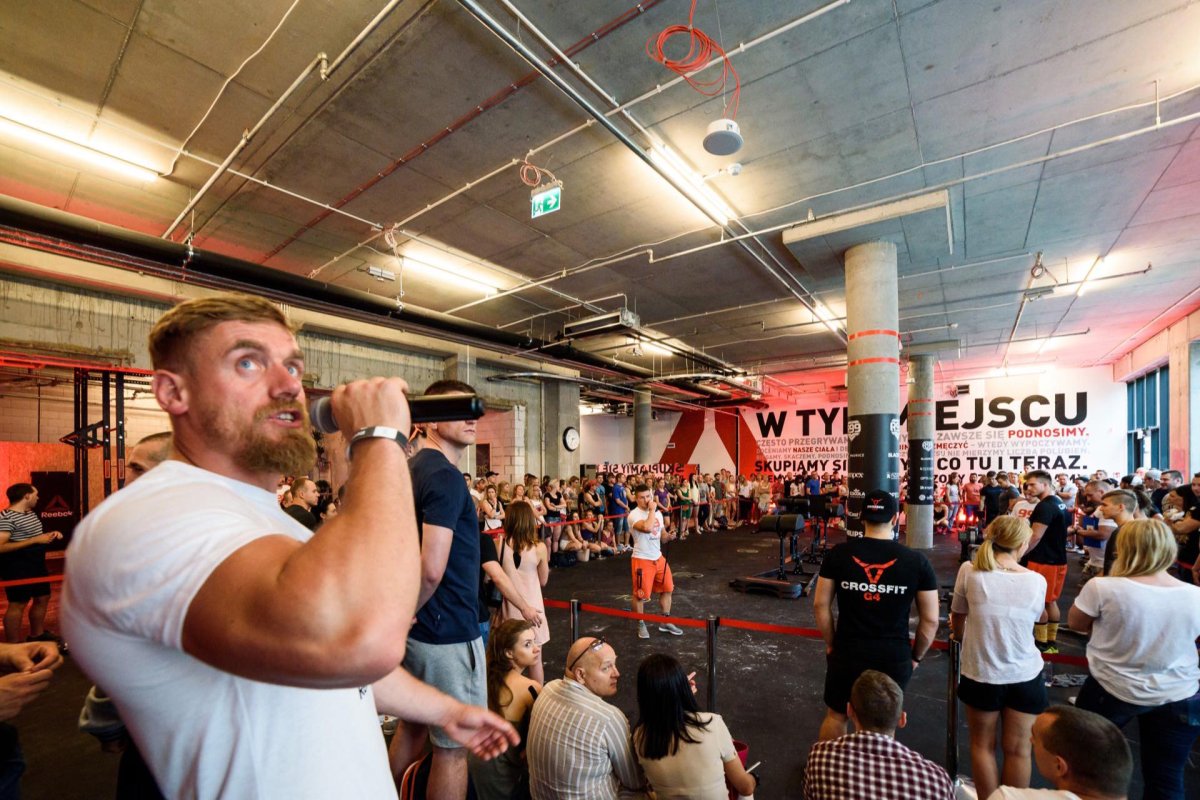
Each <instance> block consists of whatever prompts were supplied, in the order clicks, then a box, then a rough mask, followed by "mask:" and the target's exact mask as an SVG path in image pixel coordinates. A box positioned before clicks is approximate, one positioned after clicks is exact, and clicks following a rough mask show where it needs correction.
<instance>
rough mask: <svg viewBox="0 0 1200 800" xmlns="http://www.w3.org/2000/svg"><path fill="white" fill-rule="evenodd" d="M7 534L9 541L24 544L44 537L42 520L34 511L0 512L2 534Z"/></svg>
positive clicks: (10, 510)
mask: <svg viewBox="0 0 1200 800" xmlns="http://www.w3.org/2000/svg"><path fill="white" fill-rule="evenodd" d="M3 533H7V534H8V541H10V542H23V541H25V540H26V539H32V538H33V537H34V536H41V535H42V519H41V517H39V516H38V515H37V513H36V512H34V511H13V510H12V509H11V508H6V509H5V510H3V511H0V534H3Z"/></svg>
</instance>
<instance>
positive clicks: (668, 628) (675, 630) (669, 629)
mask: <svg viewBox="0 0 1200 800" xmlns="http://www.w3.org/2000/svg"><path fill="white" fill-rule="evenodd" d="M658 629H659V630H660V631H662V632H663V633H669V634H671V635H672V636H683V629H682V628H680V627H679V626H678V625H675V624H674V623H671V622H668V623H667V624H665V625H659V626H658Z"/></svg>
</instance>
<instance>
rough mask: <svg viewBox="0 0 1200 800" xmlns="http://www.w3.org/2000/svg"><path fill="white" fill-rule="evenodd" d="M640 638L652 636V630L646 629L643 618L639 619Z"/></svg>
mask: <svg viewBox="0 0 1200 800" xmlns="http://www.w3.org/2000/svg"><path fill="white" fill-rule="evenodd" d="M638 638H639V639H649V638H650V631H648V630H647V629H646V623H645V622H644V621H641V620H639V621H638Z"/></svg>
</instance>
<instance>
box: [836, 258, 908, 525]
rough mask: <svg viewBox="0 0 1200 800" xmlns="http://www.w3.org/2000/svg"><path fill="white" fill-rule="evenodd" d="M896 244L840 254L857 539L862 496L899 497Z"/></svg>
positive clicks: (849, 520) (850, 511) (851, 517)
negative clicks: (843, 258)
mask: <svg viewBox="0 0 1200 800" xmlns="http://www.w3.org/2000/svg"><path fill="white" fill-rule="evenodd" d="M899 315H900V314H899V301H898V295H897V279H896V245H894V244H892V243H891V242H868V243H866V244H860V245H857V246H855V247H852V248H850V249H849V250H848V251H846V335H847V338H848V339H849V345H848V351H847V358H848V362H847V368H846V386H847V389H848V394H849V408H848V414H847V417H848V419H847V429H846V434H847V437H848V439H849V450H850V453H849V455H850V458H849V462H850V463H849V479H850V487H849V495H850V496H849V502H848V504H847V509H846V531H847V534H849V535H851V536H854V535H861V533H862V531H863V525H862V520H861V519H860V518H859V513H860V511H861V509H862V498H863V495H865V494H866V493H867V492H869V491H871V490H873V489H884V490H886V491H889V492H891V493H892V494H893V495H899V493H900V415H899V411H900V339H899V334H898V332H897V331H898V329H899Z"/></svg>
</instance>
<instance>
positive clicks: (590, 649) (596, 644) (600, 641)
mask: <svg viewBox="0 0 1200 800" xmlns="http://www.w3.org/2000/svg"><path fill="white" fill-rule="evenodd" d="M605 644H606V642H605V639H604V637H603V636H597V637H596V639H595V641H593V642H592V643H591V644H589V645H588V646H587V649H586V650H584V651H583V652H582V653H580V654H579V655H577V656H575V659H574V660H573V661H572V662H571V663H570V664H567V672H570V671H571V670H573V669H575V665H576V664H578V663H579V662H580V661H582V660H583V657H584V656H586V655H587V654H588V653H594V652H595V651H597V650H599V649H600V648H601V647H603V646H604V645H605Z"/></svg>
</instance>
